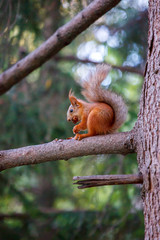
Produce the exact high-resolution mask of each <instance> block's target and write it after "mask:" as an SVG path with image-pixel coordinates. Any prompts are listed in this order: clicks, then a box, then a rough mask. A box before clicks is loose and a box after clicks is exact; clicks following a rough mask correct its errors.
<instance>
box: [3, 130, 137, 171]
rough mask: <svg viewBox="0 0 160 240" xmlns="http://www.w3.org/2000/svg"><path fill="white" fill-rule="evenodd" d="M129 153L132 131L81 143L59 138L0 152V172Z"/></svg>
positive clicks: (87, 139)
mask: <svg viewBox="0 0 160 240" xmlns="http://www.w3.org/2000/svg"><path fill="white" fill-rule="evenodd" d="M133 152H135V149H134V142H133V135H132V132H125V133H116V134H108V135H105V136H96V137H90V138H85V139H83V140H81V141H77V140H74V139H71V140H62V139H60V140H54V141H52V142H49V143H46V144H40V145H34V146H27V147H22V148H17V149H11V150H3V151H0V171H2V170H5V169H8V168H13V167H17V166H22V165H29V164H39V163H43V162H47V161H56V160H62V159H63V160H68V159H70V158H73V157H78V156H86V155H95V154H110V153H115V154H116V153H118V154H128V153H133Z"/></svg>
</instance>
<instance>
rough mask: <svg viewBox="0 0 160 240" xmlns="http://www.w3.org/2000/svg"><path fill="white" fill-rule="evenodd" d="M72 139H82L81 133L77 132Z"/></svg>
mask: <svg viewBox="0 0 160 240" xmlns="http://www.w3.org/2000/svg"><path fill="white" fill-rule="evenodd" d="M74 139H75V140H78V141H80V140H81V139H82V138H81V134H79V133H77V134H76V136H75V137H74Z"/></svg>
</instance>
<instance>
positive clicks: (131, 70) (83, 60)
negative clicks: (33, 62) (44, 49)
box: [54, 55, 144, 76]
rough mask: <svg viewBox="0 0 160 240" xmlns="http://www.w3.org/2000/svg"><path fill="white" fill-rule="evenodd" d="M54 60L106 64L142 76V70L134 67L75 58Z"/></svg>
mask: <svg viewBox="0 0 160 240" xmlns="http://www.w3.org/2000/svg"><path fill="white" fill-rule="evenodd" d="M54 59H55V60H56V61H57V60H58V61H59V60H60V61H75V62H81V63H92V64H99V63H106V64H107V65H110V66H111V67H112V68H114V69H119V70H121V71H122V72H131V73H136V74H139V75H141V76H143V72H144V71H143V70H141V69H138V68H135V67H129V66H118V65H111V64H109V63H107V62H96V61H91V60H89V59H80V58H77V57H75V56H70V55H69V56H55V57H54Z"/></svg>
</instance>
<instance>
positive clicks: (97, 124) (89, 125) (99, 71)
mask: <svg viewBox="0 0 160 240" xmlns="http://www.w3.org/2000/svg"><path fill="white" fill-rule="evenodd" d="M110 69H111V67H110V66H108V65H105V64H99V65H97V66H96V68H95V71H93V72H91V73H90V75H89V78H88V81H83V82H82V88H83V90H82V92H81V93H82V95H83V96H84V97H85V99H86V100H88V102H86V101H83V100H81V99H77V98H76V97H75V96H74V93H73V92H72V90H70V91H69V100H70V102H71V105H70V106H69V108H68V111H67V121H72V122H73V123H74V124H76V123H78V122H79V124H78V125H76V126H74V128H73V133H74V134H76V135H75V137H74V138H75V139H76V140H81V139H83V138H86V137H90V136H95V135H102V134H103V135H104V134H108V133H114V132H116V130H117V129H118V128H119V127H120V126H121V125H122V124H123V123H124V121H125V120H126V116H127V106H126V104H125V102H124V100H123V99H122V97H121V96H119V95H117V94H116V93H114V92H111V91H109V90H106V89H103V88H101V83H102V81H103V80H104V79H105V78H106V77H107V75H108V73H109V71H110ZM84 130H88V133H84V134H80V133H79V132H80V131H84Z"/></svg>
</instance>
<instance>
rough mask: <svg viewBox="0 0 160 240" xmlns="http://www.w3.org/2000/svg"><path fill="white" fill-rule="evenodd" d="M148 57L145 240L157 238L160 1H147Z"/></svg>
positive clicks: (141, 127)
mask: <svg viewBox="0 0 160 240" xmlns="http://www.w3.org/2000/svg"><path fill="white" fill-rule="evenodd" d="M149 23H150V24H149V36H148V46H149V49H148V57H147V63H146V70H145V80H144V85H143V90H142V96H141V103H140V113H139V117H138V121H137V126H136V131H137V136H138V137H137V157H138V163H139V170H140V172H141V173H142V175H143V189H142V200H143V206H144V221H145V240H148V239H150V240H151V239H154V240H159V239H160V1H159V0H150V1H149Z"/></svg>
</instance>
